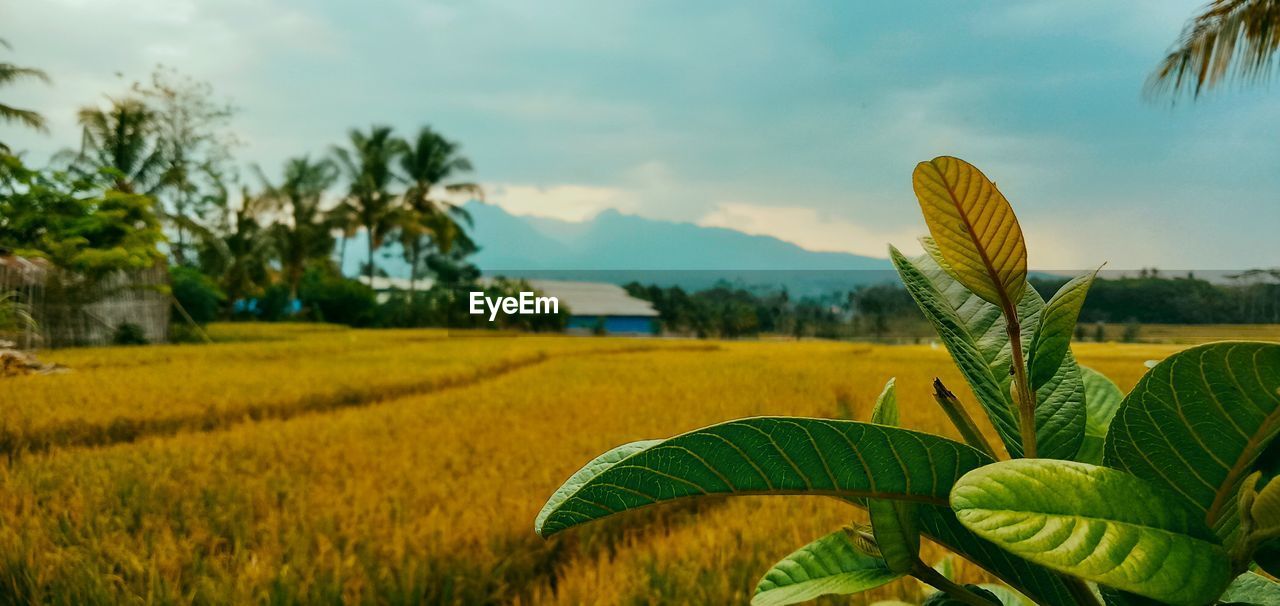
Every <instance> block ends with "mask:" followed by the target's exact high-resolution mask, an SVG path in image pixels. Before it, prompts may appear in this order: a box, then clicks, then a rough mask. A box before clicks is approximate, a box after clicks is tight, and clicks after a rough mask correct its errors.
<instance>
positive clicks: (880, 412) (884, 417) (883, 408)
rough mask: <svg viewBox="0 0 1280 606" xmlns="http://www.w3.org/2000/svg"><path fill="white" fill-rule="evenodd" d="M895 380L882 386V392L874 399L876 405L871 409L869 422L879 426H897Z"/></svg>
mask: <svg viewBox="0 0 1280 606" xmlns="http://www.w3.org/2000/svg"><path fill="white" fill-rule="evenodd" d="M895 382H896V380H895V379H889V382H888V383H885V384H884V391H881V392H880V396H879V397H877V398H876V405H875V407H874V408H872V409H871V422H872V423H876V424H879V425H895V426H896V425H897V424H898V391H897V388H896V387H895Z"/></svg>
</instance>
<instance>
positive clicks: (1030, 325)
mask: <svg viewBox="0 0 1280 606" xmlns="http://www.w3.org/2000/svg"><path fill="white" fill-rule="evenodd" d="M921 243H922V244H923V245H924V248H925V251H926V253H928V254H925V255H922V256H920V257H917V258H915V259H907V257H906V256H905V255H903V254H902V253H901V252H899V251H898V250H897V249H896V248H894V247H890V248H889V256H890V258H891V259H892V260H893V264H894V266H895V267H896V268H897V270H898V275H899V276H900V277H901V278H902V282H903V284H904V285H905V286H906V288H907V291H908V292H909V293H911V296H912V298H913V299H915V301H916V304H917V305H919V306H920V309H921V310H922V311H923V312H924V315H925V317H926V318H928V319H929V321H930V323H932V324H933V326H934V329H935V330H936V331H937V332H938V337H939V338H940V339H941V340H942V342H943V344H944V345H946V347H947V351H948V352H950V353H951V358H952V359H953V360H954V361H955V363H956V366H957V367H958V368H959V369H960V372H961V374H962V375H964V377H965V380H966V381H967V382H968V383H969V387H970V389H972V390H973V393H974V396H975V397H976V398H977V400H978V403H979V404H980V405H981V406H982V408H983V410H984V411H985V412H986V413H987V417H988V418H989V419H990V420H991V424H992V425H993V426H994V427H995V428H996V433H997V434H998V435H999V436H1000V441H1001V442H1002V443H1003V444H1004V446H1005V450H1007V451H1008V452H1009V454H1010V456H1014V457H1020V456H1022V437H1021V435H1020V433H1019V431H1018V421H1017V415H1016V413H1015V409H1014V407H1013V401H1012V398H1011V397H1010V396H1009V385H1010V382H1011V381H1012V379H1011V376H1010V372H1009V369H1010V367H1011V365H1012V355H1011V353H1010V347H1009V338H1008V333H1007V332H1006V330H1005V325H1004V322H1003V321H1002V320H1001V313H1000V309H999V308H998V307H997V306H995V305H993V304H991V303H988V302H986V301H984V300H982V299H981V298H979V297H978V296H977V295H974V294H973V293H971V292H969V291H968V290H967V289H966V288H965V287H964V285H963V284H960V283H959V282H957V281H956V280H955V278H954V277H952V276H951V275H950V274H949V273H948V272H947V271H946V270H945V269H943V267H942V263H945V262H946V261H945V260H944V259H942V258H941V256H940V255H941V253H939V252H937V247H936V245H935V243H934V242H933V241H932V240H930V239H924V240H922V241H921ZM1043 308H1044V301H1043V300H1042V299H1041V298H1040V295H1039V294H1037V293H1036V291H1035V289H1034V288H1031V287H1030V286H1027V287H1025V290H1024V292H1023V295H1022V298H1021V299H1020V300H1019V302H1018V310H1019V311H1018V315H1019V317H1021V318H1022V335H1021V336H1022V340H1023V342H1024V343H1029V342H1030V340H1031V339H1032V338H1033V336H1034V334H1035V328H1036V326H1037V325H1038V322H1039V317H1040V312H1041V310H1042V309H1043ZM1056 377H1057V380H1051V381H1050V382H1049V383H1047V384H1046V385H1043V386H1041V387H1040V389H1039V390H1037V394H1036V395H1037V400H1039V405H1038V406H1037V407H1036V425H1037V429H1036V441H1037V444H1038V450H1039V453H1040V455H1041V456H1044V457H1049V458H1069V457H1071V456H1074V455H1075V454H1076V452H1077V451H1079V449H1080V442H1081V440H1082V437H1083V433H1084V423H1085V408H1084V406H1085V403H1084V391H1083V387H1082V384H1081V381H1080V377H1079V369H1078V366H1077V365H1076V363H1075V358H1074V357H1072V356H1071V355H1070V352H1068V354H1067V356H1066V357H1064V359H1063V362H1062V368H1061V370H1060V372H1059V373H1058V375H1056Z"/></svg>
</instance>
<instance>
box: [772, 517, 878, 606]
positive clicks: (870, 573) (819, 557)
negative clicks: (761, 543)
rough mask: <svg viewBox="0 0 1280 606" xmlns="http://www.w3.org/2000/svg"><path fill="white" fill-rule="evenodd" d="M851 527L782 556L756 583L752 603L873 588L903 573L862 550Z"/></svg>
mask: <svg viewBox="0 0 1280 606" xmlns="http://www.w3.org/2000/svg"><path fill="white" fill-rule="evenodd" d="M849 533H850V531H849V530H837V531H836V532H833V533H831V534H829V535H827V536H825V537H822V538H820V539H818V540H816V541H814V542H812V543H809V544H808V545H805V546H804V547H801V548H800V549H798V550H796V551H795V552H794V553H792V554H791V555H789V556H787V557H785V558H783V559H782V560H781V561H780V562H778V563H777V564H774V565H773V568H771V569H770V570H769V572H767V573H765V575H764V578H762V579H760V583H759V584H757V585H756V592H755V596H754V597H752V598H751V604H752V606H784V605H786V604H796V603H799V602H804V601H807V600H812V599H814V598H816V597H818V596H822V595H827V594H836V595H848V594H853V593H859V592H863V591H866V590H868V589H874V588H876V587H879V586H881V585H884V584H885V583H888V582H890V581H893V580H894V579H897V578H899V577H901V576H902V575H901V574H899V573H896V572H893V571H891V570H889V569H888V567H886V565H885V562H884V560H881V559H879V558H873V557H871V556H868V555H865V554H863V553H862V552H861V551H859V550H858V549H857V547H856V546H855V545H854V544H853V542H852V540H851V539H850V536H849Z"/></svg>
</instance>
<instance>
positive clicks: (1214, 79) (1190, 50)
mask: <svg viewBox="0 0 1280 606" xmlns="http://www.w3.org/2000/svg"><path fill="white" fill-rule="evenodd" d="M1278 48H1280V0H1213V2H1210V3H1209V4H1208V5H1207V6H1205V7H1204V9H1202V11H1201V12H1200V14H1198V15H1196V16H1195V17H1193V18H1192V19H1191V20H1190V21H1189V22H1188V23H1187V26H1186V27H1185V28H1184V29H1183V30H1182V36H1181V37H1180V38H1179V39H1178V42H1177V43H1176V44H1175V46H1174V48H1173V50H1172V51H1170V52H1169V54H1168V55H1167V56H1166V57H1165V58H1164V60H1163V61H1161V62H1160V66H1159V67H1157V68H1156V71H1155V72H1154V73H1152V74H1151V77H1150V79H1148V81H1147V92H1148V94H1152V95H1154V94H1162V93H1166V92H1167V93H1172V94H1175V95H1176V94H1178V93H1181V92H1183V91H1190V92H1191V94H1192V96H1193V97H1198V96H1200V93H1201V92H1203V91H1204V90H1206V89H1209V88H1213V87H1214V86H1217V85H1218V84H1221V83H1223V82H1225V81H1226V80H1228V79H1229V78H1235V79H1237V80H1239V81H1242V82H1249V83H1254V82H1261V81H1264V80H1266V79H1267V78H1269V77H1270V76H1271V72H1272V71H1274V70H1273V68H1274V66H1275V64H1274V63H1273V61H1274V58H1275V54H1276V50H1277V49H1278Z"/></svg>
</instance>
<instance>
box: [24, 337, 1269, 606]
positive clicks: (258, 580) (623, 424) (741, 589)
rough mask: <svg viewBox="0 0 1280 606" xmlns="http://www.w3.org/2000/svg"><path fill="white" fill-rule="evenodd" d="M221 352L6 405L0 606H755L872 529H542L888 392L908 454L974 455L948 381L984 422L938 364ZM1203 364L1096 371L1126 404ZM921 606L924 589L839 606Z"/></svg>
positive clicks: (145, 365)
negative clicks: (682, 450) (939, 388)
mask: <svg viewBox="0 0 1280 606" xmlns="http://www.w3.org/2000/svg"><path fill="white" fill-rule="evenodd" d="M212 334H213V336H214V338H215V340H217V341H219V342H217V343H215V344H211V345H199V346H194V345H188V346H155V347H141V348H106V349H85V350H64V351H57V352H50V353H48V354H46V355H45V356H44V357H45V358H46V359H47V360H50V361H54V362H58V363H60V364H64V365H66V366H68V367H69V368H70V369H71V371H70V372H68V373H66V374H60V375H49V376H30V377H21V378H16V379H9V380H6V381H5V382H4V383H3V385H0V387H2V389H0V436H3V438H2V440H0V452H3V454H4V455H5V457H4V460H3V464H2V465H0V486H3V489H2V490H0V603H15V604H22V603H30V602H39V603H64V604H95V603H138V604H169V603H183V604H186V603H199V604H261V603H271V604H279V603H293V602H306V603H378V604H407V603H419V602H425V603H440V604H472V603H514V604H584V603H593V604H646V603H709V604H727V603H745V602H746V601H747V600H748V598H749V596H750V593H751V591H752V589H753V588H754V586H755V582H756V580H757V579H758V578H759V576H760V575H761V574H763V572H764V571H765V570H766V569H767V568H768V567H769V566H770V565H771V564H772V563H773V562H774V561H776V560H777V559H779V558H780V557H782V556H784V555H786V554H787V553H789V552H790V551H792V550H793V549H794V548H795V547H796V546H797V545H802V544H804V543H806V542H808V541H810V540H812V539H814V538H817V537H819V536H821V535H823V534H825V533H826V532H829V531H831V530H832V529H834V528H837V527H839V526H841V525H842V524H846V523H848V522H849V521H850V520H851V519H864V518H863V517H862V516H863V515H864V514H863V513H862V512H861V511H859V510H856V509H853V508H851V507H849V506H848V505H845V504H842V503H840V502H837V501H834V500H830V499H820V498H788V499H777V498H767V497H744V498H734V499H707V500H701V501H697V500H694V501H686V502H684V503H679V504H675V505H673V506H667V507H656V508H650V509H643V510H639V511H635V512H631V513H628V514H625V515H622V516H619V517H616V518H612V519H610V520H608V521H606V522H604V523H601V524H594V525H589V526H584V527H581V528H578V529H574V530H572V531H570V532H567V533H564V534H563V535H559V536H557V537H555V538H553V539H552V540H549V541H544V540H543V539H540V538H538V537H537V536H536V535H534V533H533V520H534V517H535V515H536V514H537V512H538V510H539V508H540V507H541V506H542V504H543V502H544V501H545V500H546V498H547V497H548V496H549V495H550V494H551V493H552V492H553V491H554V490H555V489H556V487H558V486H559V485H560V483H561V482H563V481H564V479H565V478H567V477H568V476H569V475H570V474H571V473H573V472H574V471H575V470H576V469H577V468H578V467H579V466H580V465H581V464H582V463H583V462H585V461H587V460H589V459H590V458H591V457H593V456H595V455H596V454H599V453H601V452H603V451H605V450H607V449H608V448H611V447H613V446H615V445H617V444H621V443H623V442H629V441H633V440H638V439H645V438H656V437H666V436H670V435H674V434H676V433H680V432H683V431H686V430H690V429H693V428H696V427H699V426H702V425H706V424H710V423H714V422H718V421H723V420H727V419H730V418H735V417H741V416H750V415H765V414H768V415H814V416H827V417H850V418H856V419H866V417H867V416H868V414H869V412H870V409H871V406H872V403H873V402H874V399H875V396H876V394H877V393H878V392H879V391H880V389H881V387H882V386H883V385H884V382H885V380H887V379H888V378H889V377H893V376H896V377H897V385H898V390H899V401H900V403H901V406H902V424H903V425H904V426H906V427H911V428H915V429H922V430H926V431H931V432H936V433H941V434H944V435H948V436H952V437H957V436H956V434H955V432H954V430H953V429H952V428H951V426H950V425H949V423H948V422H947V420H946V418H945V416H943V415H942V414H941V413H940V412H939V411H938V410H937V409H936V407H935V405H934V404H933V401H932V398H931V397H930V383H931V381H932V379H933V378H934V377H935V376H938V377H941V379H942V380H943V381H944V382H945V383H946V384H947V385H948V386H950V387H951V388H952V389H953V390H954V391H956V392H957V394H960V395H961V397H962V398H963V399H964V401H965V403H966V404H968V405H971V406H972V403H973V398H972V397H971V396H970V395H969V393H968V390H967V389H966V388H965V386H964V382H963V380H962V379H961V378H960V376H959V374H958V373H957V371H956V370H955V369H954V366H953V365H952V364H951V363H950V360H949V358H948V356H947V354H946V352H945V350H943V349H942V348H941V347H935V346H933V345H930V344H921V345H903V346H887V345H870V344H862V343H836V342H824V341H801V342H795V341H750V342H715V341H692V340H668V339H624V338H594V337H590V338H589V337H579V338H574V337H562V336H535V335H501V334H494V333H466V332H456V331H455V332H445V331H428V330H418V331H356V330H345V329H337V328H326V327H317V326H287V325H286V326H237V325H226V326H216V327H214V329H213V332H212ZM1250 336H1252V337H1255V338H1256V337H1257V335H1256V334H1250ZM1181 347H1183V346H1181V345H1176V344H1108V343H1102V344H1096V343H1080V344H1077V345H1076V346H1075V352H1076V355H1077V357H1078V358H1079V359H1080V360H1081V362H1082V363H1083V364H1085V365H1088V366H1091V367H1093V368H1095V369H1097V370H1100V371H1102V372H1104V373H1106V374H1107V375H1109V376H1110V377H1112V378H1113V379H1114V380H1115V381H1116V382H1117V383H1118V384H1119V385H1120V387H1121V388H1122V389H1125V390H1127V389H1129V388H1130V387H1131V386H1132V385H1133V384H1134V383H1135V382H1136V381H1137V379H1138V378H1139V377H1140V376H1141V375H1142V373H1143V372H1144V371H1145V367H1144V362H1145V361H1147V360H1151V359H1159V358H1162V357H1165V356H1167V355H1169V354H1171V353H1173V352H1175V351H1177V350H1178V349H1180V348H1181ZM986 429H987V430H988V433H989V434H990V435H989V437H991V438H992V439H993V441H995V440H994V432H993V431H991V430H990V428H989V427H988V428H986ZM940 553H941V551H940V550H937V549H934V548H932V547H930V548H929V549H928V550H927V558H926V559H936V558H937V557H939V554H940ZM954 567H955V570H956V574H957V575H958V578H959V579H961V580H963V581H966V582H975V581H979V580H984V579H985V577H984V576H983V573H982V571H981V570H979V569H977V568H976V567H974V566H972V565H968V564H967V563H965V562H963V561H955V562H954ZM920 597H921V588H920V587H919V586H918V584H917V583H916V582H915V581H911V580H905V581H898V582H895V583H893V584H890V585H887V586H885V587H883V588H880V589H878V590H876V591H874V592H872V593H870V594H868V595H866V596H859V597H857V598H854V599H853V600H852V601H845V602H840V603H853V604H861V603H868V602H870V601H874V600H878V599H904V600H907V601H915V600H918V599H919V598H920ZM832 603H834V602H832Z"/></svg>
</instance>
